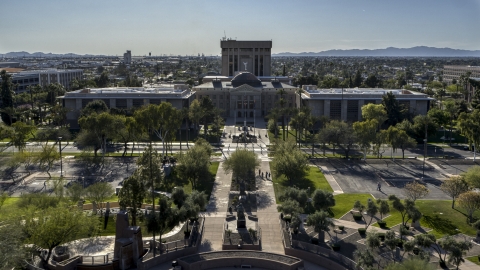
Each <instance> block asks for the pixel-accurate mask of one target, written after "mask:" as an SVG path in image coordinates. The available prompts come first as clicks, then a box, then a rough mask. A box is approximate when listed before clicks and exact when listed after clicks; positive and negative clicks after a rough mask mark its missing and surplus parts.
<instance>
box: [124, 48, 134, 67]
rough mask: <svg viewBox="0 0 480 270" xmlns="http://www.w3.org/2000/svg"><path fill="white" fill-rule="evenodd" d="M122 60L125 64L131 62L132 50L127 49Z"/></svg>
mask: <svg viewBox="0 0 480 270" xmlns="http://www.w3.org/2000/svg"><path fill="white" fill-rule="evenodd" d="M123 62H124V63H125V64H127V65H130V64H131V63H132V51H130V50H128V51H127V52H126V53H124V54H123Z"/></svg>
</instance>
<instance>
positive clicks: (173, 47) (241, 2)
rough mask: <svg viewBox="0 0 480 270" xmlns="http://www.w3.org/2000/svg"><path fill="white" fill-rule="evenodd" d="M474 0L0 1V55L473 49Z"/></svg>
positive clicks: (477, 41) (479, 6)
mask: <svg viewBox="0 0 480 270" xmlns="http://www.w3.org/2000/svg"><path fill="white" fill-rule="evenodd" d="M479 27H480V0H348V1H347V0H312V1H308V0H290V1H280V0H276V1H273V0H271V1H266V0H256V1H245V0H237V1H227V0H208V1H199V0H192V1H160V0H151V1H150V0H130V1H126V0H108V1H107V0H81V1H80V0H68V1H67V0H29V1H27V0H0V53H6V52H11V51H27V52H38V51H42V52H53V53H70V52H73V53H78V54H86V53H89V54H108V55H122V54H123V53H124V52H125V50H127V49H129V50H132V53H133V54H134V55H145V54H148V52H152V55H158V54H182V55H185V54H197V53H205V54H206V55H210V54H213V55H217V54H219V53H220V42H219V41H220V39H221V38H222V37H223V36H224V31H225V32H226V36H227V37H229V38H234V39H235V38H236V39H237V40H273V49H272V50H273V52H274V53H279V52H287V51H288V52H305V51H306V52H311V51H313V52H317V51H324V50H329V49H355V48H358V49H377V48H386V47H400V48H407V47H413V46H420V45H424V46H432V47H450V48H455V49H469V50H478V49H480V35H479V33H480V30H479V29H480V28H479Z"/></svg>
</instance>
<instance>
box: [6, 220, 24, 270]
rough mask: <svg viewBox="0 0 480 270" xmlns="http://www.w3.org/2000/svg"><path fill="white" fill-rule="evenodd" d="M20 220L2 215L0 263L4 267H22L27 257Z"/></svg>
mask: <svg viewBox="0 0 480 270" xmlns="http://www.w3.org/2000/svg"><path fill="white" fill-rule="evenodd" d="M22 230H23V224H22V220H20V219H19V218H11V217H6V216H5V215H3V217H2V226H0V265H2V268H4V269H17V268H18V269H23V267H24V266H25V265H24V262H25V260H27V259H28V255H27V253H28V252H27V250H26V246H25V238H26V235H25V234H24V233H23V231H22Z"/></svg>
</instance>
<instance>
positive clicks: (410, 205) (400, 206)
mask: <svg viewBox="0 0 480 270" xmlns="http://www.w3.org/2000/svg"><path fill="white" fill-rule="evenodd" d="M388 200H389V201H391V202H392V207H393V209H395V210H397V211H398V212H399V213H400V215H401V217H402V225H403V226H407V222H408V221H409V220H410V219H412V214H416V210H418V209H417V208H416V207H415V202H414V201H412V200H410V199H405V200H404V202H403V203H402V201H401V200H400V199H399V198H397V197H396V196H395V195H390V196H388Z"/></svg>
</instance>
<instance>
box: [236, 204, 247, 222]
mask: <svg viewBox="0 0 480 270" xmlns="http://www.w3.org/2000/svg"><path fill="white" fill-rule="evenodd" d="M237 217H238V219H245V208H243V205H242V203H239V204H238V206H237Z"/></svg>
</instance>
